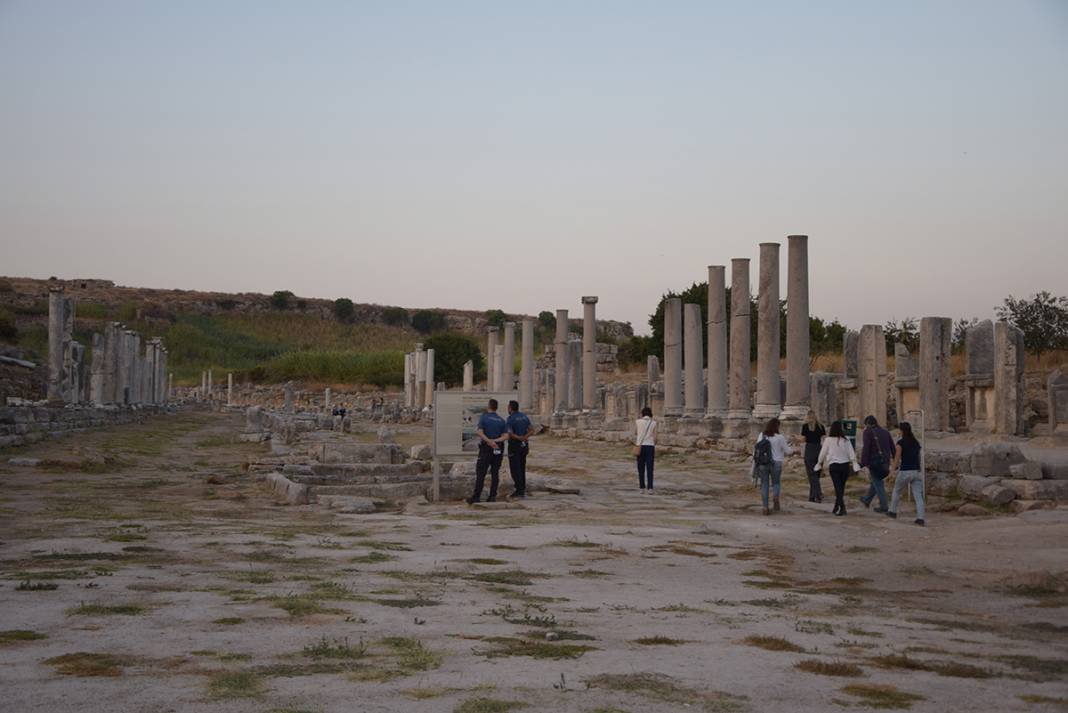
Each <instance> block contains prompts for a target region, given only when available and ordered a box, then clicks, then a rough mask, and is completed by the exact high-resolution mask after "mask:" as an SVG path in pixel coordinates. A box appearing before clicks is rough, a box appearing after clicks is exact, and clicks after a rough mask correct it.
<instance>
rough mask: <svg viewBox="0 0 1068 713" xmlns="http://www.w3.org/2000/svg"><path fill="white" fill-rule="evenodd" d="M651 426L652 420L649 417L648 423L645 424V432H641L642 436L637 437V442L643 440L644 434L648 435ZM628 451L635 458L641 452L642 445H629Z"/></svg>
mask: <svg viewBox="0 0 1068 713" xmlns="http://www.w3.org/2000/svg"><path fill="white" fill-rule="evenodd" d="M652 427H653V420H652V419H649V423H647V424H645V432H644V433H642V437H641V438H639V439H638V443H639V444H640V443H641V442H642V441H644V440H645V437H646V436H648V435H649V429H650V428H652ZM630 453H631V455H632V456H634V457H635V458H637V457H638V456H640V455H641V454H642V447H641V446H640V445H634V446H632V447H631V449H630Z"/></svg>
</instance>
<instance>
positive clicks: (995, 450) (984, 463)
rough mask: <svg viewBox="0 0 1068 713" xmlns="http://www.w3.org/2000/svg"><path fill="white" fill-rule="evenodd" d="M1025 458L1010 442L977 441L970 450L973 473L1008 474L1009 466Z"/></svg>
mask: <svg viewBox="0 0 1068 713" xmlns="http://www.w3.org/2000/svg"><path fill="white" fill-rule="evenodd" d="M1026 461H1027V458H1026V457H1025V456H1024V454H1023V451H1021V450H1020V447H1019V446H1017V445H1014V444H1012V443H978V444H976V445H975V447H974V448H972V451H971V471H972V473H973V474H975V475H986V476H1003V477H1004V476H1008V475H1010V474H1011V473H1010V472H1009V468H1010V467H1011V466H1013V465H1015V464H1017V463H1024V462H1026Z"/></svg>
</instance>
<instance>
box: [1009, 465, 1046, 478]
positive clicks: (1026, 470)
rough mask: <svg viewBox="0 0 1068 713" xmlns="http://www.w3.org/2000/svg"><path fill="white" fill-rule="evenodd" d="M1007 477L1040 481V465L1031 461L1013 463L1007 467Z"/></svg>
mask: <svg viewBox="0 0 1068 713" xmlns="http://www.w3.org/2000/svg"><path fill="white" fill-rule="evenodd" d="M1009 475H1011V476H1012V477H1013V478H1017V479H1020V480H1042V464H1041V463H1038V462H1036V461H1033V460H1029V461H1027V462H1026V463H1013V464H1012V465H1010V466H1009Z"/></svg>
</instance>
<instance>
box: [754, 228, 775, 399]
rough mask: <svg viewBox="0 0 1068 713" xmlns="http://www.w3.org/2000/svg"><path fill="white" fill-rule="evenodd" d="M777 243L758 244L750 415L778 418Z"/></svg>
mask: <svg viewBox="0 0 1068 713" xmlns="http://www.w3.org/2000/svg"><path fill="white" fill-rule="evenodd" d="M781 339H782V335H781V334H780V333H779V244H778V243H761V244H760V292H759V293H758V294H757V392H756V406H755V407H754V408H753V417H754V418H758V419H760V420H764V419H769V418H778V417H779V415H780V414H781V413H782V401H781V399H782V386H781V383H780V378H779V355H780V354H781V353H782V342H781Z"/></svg>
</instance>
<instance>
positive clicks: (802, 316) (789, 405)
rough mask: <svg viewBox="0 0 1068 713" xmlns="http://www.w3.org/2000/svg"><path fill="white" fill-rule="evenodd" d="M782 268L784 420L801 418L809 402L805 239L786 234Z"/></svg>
mask: <svg viewBox="0 0 1068 713" xmlns="http://www.w3.org/2000/svg"><path fill="white" fill-rule="evenodd" d="M786 240H787V243H788V251H789V252H788V255H787V265H786V271H787V275H786V282H787V285H786V406H785V408H783V416H785V417H786V418H797V419H801V418H804V417H805V415H806V414H807V413H808V410H809V407H810V405H811V403H812V387H811V385H810V379H809V371H808V368H809V358H810V357H809V347H810V344H809V311H808V236H807V235H788V236H787V237H786Z"/></svg>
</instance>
